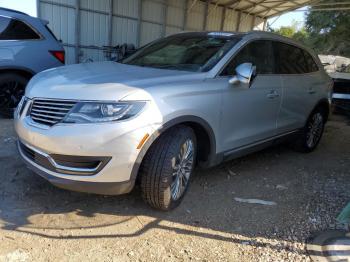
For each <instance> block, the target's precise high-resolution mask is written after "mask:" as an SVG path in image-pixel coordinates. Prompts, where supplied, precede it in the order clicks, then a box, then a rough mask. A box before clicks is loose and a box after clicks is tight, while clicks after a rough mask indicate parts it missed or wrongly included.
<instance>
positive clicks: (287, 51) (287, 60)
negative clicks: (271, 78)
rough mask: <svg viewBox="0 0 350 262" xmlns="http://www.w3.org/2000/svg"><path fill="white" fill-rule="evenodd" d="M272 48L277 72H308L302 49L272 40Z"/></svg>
mask: <svg viewBox="0 0 350 262" xmlns="http://www.w3.org/2000/svg"><path fill="white" fill-rule="evenodd" d="M273 49H274V54H275V64H276V73H277V74H304V73H308V72H309V69H308V65H307V63H306V59H305V56H304V50H302V49H300V48H298V47H295V46H292V45H288V44H285V43H280V42H274V43H273Z"/></svg>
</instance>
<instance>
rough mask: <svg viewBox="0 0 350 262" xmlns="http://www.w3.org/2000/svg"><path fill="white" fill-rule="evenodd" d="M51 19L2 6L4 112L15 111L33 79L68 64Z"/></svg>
mask: <svg viewBox="0 0 350 262" xmlns="http://www.w3.org/2000/svg"><path fill="white" fill-rule="evenodd" d="M47 24H48V22H47V21H44V20H41V19H39V18H35V17H31V16H29V15H27V14H24V13H21V12H18V11H14V10H10V9H5V8H0V113H1V115H4V114H6V115H13V109H14V108H15V107H16V106H17V104H18V102H19V101H20V99H21V97H22V96H23V94H24V89H25V86H26V84H27V83H28V81H29V79H30V78H31V77H32V76H33V75H34V74H36V73H39V72H41V71H43V70H46V69H49V68H52V67H57V66H61V65H63V64H64V55H65V54H64V49H63V47H62V45H61V43H59V41H58V40H57V39H56V37H55V36H54V35H53V33H52V32H51V31H50V29H49V28H48V26H47Z"/></svg>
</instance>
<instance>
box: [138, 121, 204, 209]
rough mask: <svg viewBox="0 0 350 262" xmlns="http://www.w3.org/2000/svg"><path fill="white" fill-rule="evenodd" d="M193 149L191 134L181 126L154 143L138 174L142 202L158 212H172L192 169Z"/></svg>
mask: <svg viewBox="0 0 350 262" xmlns="http://www.w3.org/2000/svg"><path fill="white" fill-rule="evenodd" d="M196 148H197V144H196V136H195V134H194V132H193V130H192V129H191V128H189V127H187V126H182V125H180V126H177V127H174V128H172V129H170V130H169V131H167V132H166V133H165V134H163V135H161V136H160V137H159V139H158V140H156V141H155V143H154V144H153V145H152V146H151V148H150V150H149V151H148V152H147V154H146V156H145V158H144V160H143V162H142V165H141V168H140V174H139V175H140V176H141V190H142V196H143V199H144V200H145V202H147V203H148V204H149V205H150V206H152V207H154V208H157V209H161V210H171V209H173V208H175V207H177V206H178V205H179V204H180V203H181V201H182V199H183V197H184V195H185V193H186V191H187V188H188V185H189V182H190V178H191V175H192V172H193V168H194V166H195V160H196Z"/></svg>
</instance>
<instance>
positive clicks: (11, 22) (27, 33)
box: [0, 16, 40, 40]
mask: <svg viewBox="0 0 350 262" xmlns="http://www.w3.org/2000/svg"><path fill="white" fill-rule="evenodd" d="M39 38H40V36H39V35H38V34H37V33H35V32H34V31H33V29H31V28H30V27H29V26H27V25H26V24H25V23H23V22H21V21H19V20H16V19H11V18H7V17H2V16H0V40H30V39H39Z"/></svg>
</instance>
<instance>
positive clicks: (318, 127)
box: [294, 108, 326, 153]
mask: <svg viewBox="0 0 350 262" xmlns="http://www.w3.org/2000/svg"><path fill="white" fill-rule="evenodd" d="M325 119H326V116H325V113H324V111H323V110H322V109H321V108H319V109H316V110H314V111H313V112H312V114H311V115H310V117H309V118H308V120H307V122H306V125H305V126H304V128H303V129H302V130H301V132H300V134H299V135H298V137H297V139H296V141H295V143H294V149H295V150H296V151H298V152H302V153H310V152H312V151H314V150H315V149H316V147H317V146H318V144H319V143H320V141H321V138H322V135H323V131H324V126H325Z"/></svg>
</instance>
